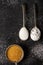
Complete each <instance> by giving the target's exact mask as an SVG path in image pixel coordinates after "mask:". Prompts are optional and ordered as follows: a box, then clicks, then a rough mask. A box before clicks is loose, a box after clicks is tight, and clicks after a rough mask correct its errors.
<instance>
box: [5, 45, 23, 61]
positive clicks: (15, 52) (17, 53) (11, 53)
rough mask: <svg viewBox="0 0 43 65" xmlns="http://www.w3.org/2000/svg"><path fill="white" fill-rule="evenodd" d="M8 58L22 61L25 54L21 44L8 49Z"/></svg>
mask: <svg viewBox="0 0 43 65" xmlns="http://www.w3.org/2000/svg"><path fill="white" fill-rule="evenodd" d="M6 53H7V54H6V55H7V58H8V59H9V60H10V61H12V62H20V61H21V60H22V58H23V56H24V51H23V49H22V48H21V47H20V46H19V45H11V46H9V47H8V49H7V51H6Z"/></svg>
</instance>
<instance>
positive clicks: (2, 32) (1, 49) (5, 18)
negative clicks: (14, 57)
mask: <svg viewBox="0 0 43 65" xmlns="http://www.w3.org/2000/svg"><path fill="white" fill-rule="evenodd" d="M23 3H25V4H26V27H27V29H28V30H29V32H30V30H31V29H32V27H33V26H34V18H33V17H34V16H33V11H34V10H33V4H34V3H37V26H38V27H39V29H40V30H41V34H42V35H41V38H40V40H39V41H37V42H33V41H32V40H31V39H30V38H29V39H28V40H27V41H24V42H23V41H21V40H20V39H19V36H18V33H19V30H20V28H21V27H22V7H21V5H22V4H23ZM11 44H18V45H20V46H21V47H22V48H23V50H24V52H25V55H24V59H23V60H22V61H21V62H20V63H18V65H43V63H42V62H41V60H39V59H36V58H33V56H32V55H31V53H30V51H31V49H32V48H33V47H34V46H35V45H36V44H43V0H0V65H14V64H13V63H11V62H9V61H8V60H7V59H6V56H5V50H6V48H7V47H8V46H9V45H11Z"/></svg>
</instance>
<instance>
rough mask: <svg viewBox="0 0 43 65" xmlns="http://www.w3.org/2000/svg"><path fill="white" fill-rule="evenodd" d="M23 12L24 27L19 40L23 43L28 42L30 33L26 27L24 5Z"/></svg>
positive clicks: (23, 6)
mask: <svg viewBox="0 0 43 65" xmlns="http://www.w3.org/2000/svg"><path fill="white" fill-rule="evenodd" d="M22 10H23V27H22V28H21V29H20V31H19V38H20V39H21V40H23V41H25V40H27V39H28V37H29V32H28V30H27V28H26V27H25V22H26V21H25V5H22Z"/></svg>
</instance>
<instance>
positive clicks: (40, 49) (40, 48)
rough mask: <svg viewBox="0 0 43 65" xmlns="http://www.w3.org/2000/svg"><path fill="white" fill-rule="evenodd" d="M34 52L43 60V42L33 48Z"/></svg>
mask: <svg viewBox="0 0 43 65" xmlns="http://www.w3.org/2000/svg"><path fill="white" fill-rule="evenodd" d="M32 53H33V54H34V55H35V56H36V57H37V58H39V59H40V60H43V44H38V45H36V46H35V47H34V48H33V49H32Z"/></svg>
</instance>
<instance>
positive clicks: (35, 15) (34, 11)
mask: <svg viewBox="0 0 43 65" xmlns="http://www.w3.org/2000/svg"><path fill="white" fill-rule="evenodd" d="M33 8H34V24H35V26H36V11H35V4H34V5H33Z"/></svg>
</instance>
